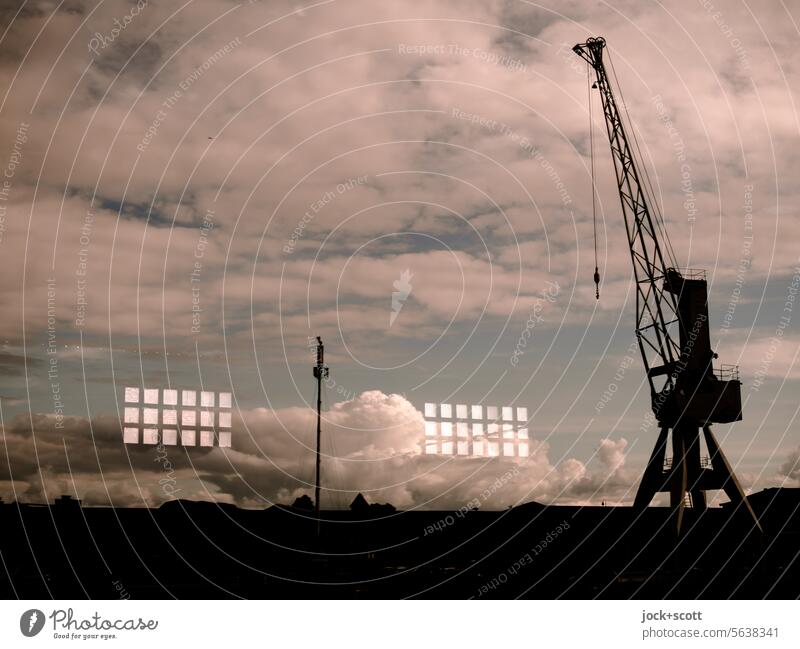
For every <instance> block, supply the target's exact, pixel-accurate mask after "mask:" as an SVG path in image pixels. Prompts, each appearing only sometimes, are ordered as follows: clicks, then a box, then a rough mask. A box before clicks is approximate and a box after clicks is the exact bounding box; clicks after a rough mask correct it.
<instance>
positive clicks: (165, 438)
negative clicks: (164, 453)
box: [161, 428, 178, 446]
mask: <svg viewBox="0 0 800 649" xmlns="http://www.w3.org/2000/svg"><path fill="white" fill-rule="evenodd" d="M161 443H162V444H163V445H164V446H175V445H176V444H177V443H178V431H177V430H175V429H174V428H165V429H164V430H162V431H161Z"/></svg>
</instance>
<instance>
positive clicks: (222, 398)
mask: <svg viewBox="0 0 800 649" xmlns="http://www.w3.org/2000/svg"><path fill="white" fill-rule="evenodd" d="M219 407H220V408H230V407H231V393H230V392H220V393H219Z"/></svg>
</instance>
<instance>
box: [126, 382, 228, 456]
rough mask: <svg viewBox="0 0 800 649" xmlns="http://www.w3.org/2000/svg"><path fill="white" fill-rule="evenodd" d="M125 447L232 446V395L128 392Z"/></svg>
mask: <svg viewBox="0 0 800 649" xmlns="http://www.w3.org/2000/svg"><path fill="white" fill-rule="evenodd" d="M124 407H125V414H124V426H123V429H122V436H123V442H124V443H125V444H139V443H142V444H158V443H159V442H161V443H162V444H163V445H164V446H177V444H178V441H179V440H180V444H181V446H214V445H215V444H214V442H215V440H216V442H217V444H216V445H217V446H220V447H222V448H230V446H231V393H230V392H219V393H217V392H209V391H206V390H199V391H198V390H173V389H166V388H164V389H162V388H144V389H140V388H125V406H124Z"/></svg>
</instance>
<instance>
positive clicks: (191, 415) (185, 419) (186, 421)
mask: <svg viewBox="0 0 800 649" xmlns="http://www.w3.org/2000/svg"><path fill="white" fill-rule="evenodd" d="M181 424H182V425H184V426H196V425H197V413H196V412H195V411H194V410H184V411H183V412H181Z"/></svg>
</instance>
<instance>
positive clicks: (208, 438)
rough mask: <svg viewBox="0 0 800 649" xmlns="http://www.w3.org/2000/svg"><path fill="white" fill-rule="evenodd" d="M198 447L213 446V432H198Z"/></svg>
mask: <svg viewBox="0 0 800 649" xmlns="http://www.w3.org/2000/svg"><path fill="white" fill-rule="evenodd" d="M200 446H214V432H213V431H211V430H201V431H200Z"/></svg>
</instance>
